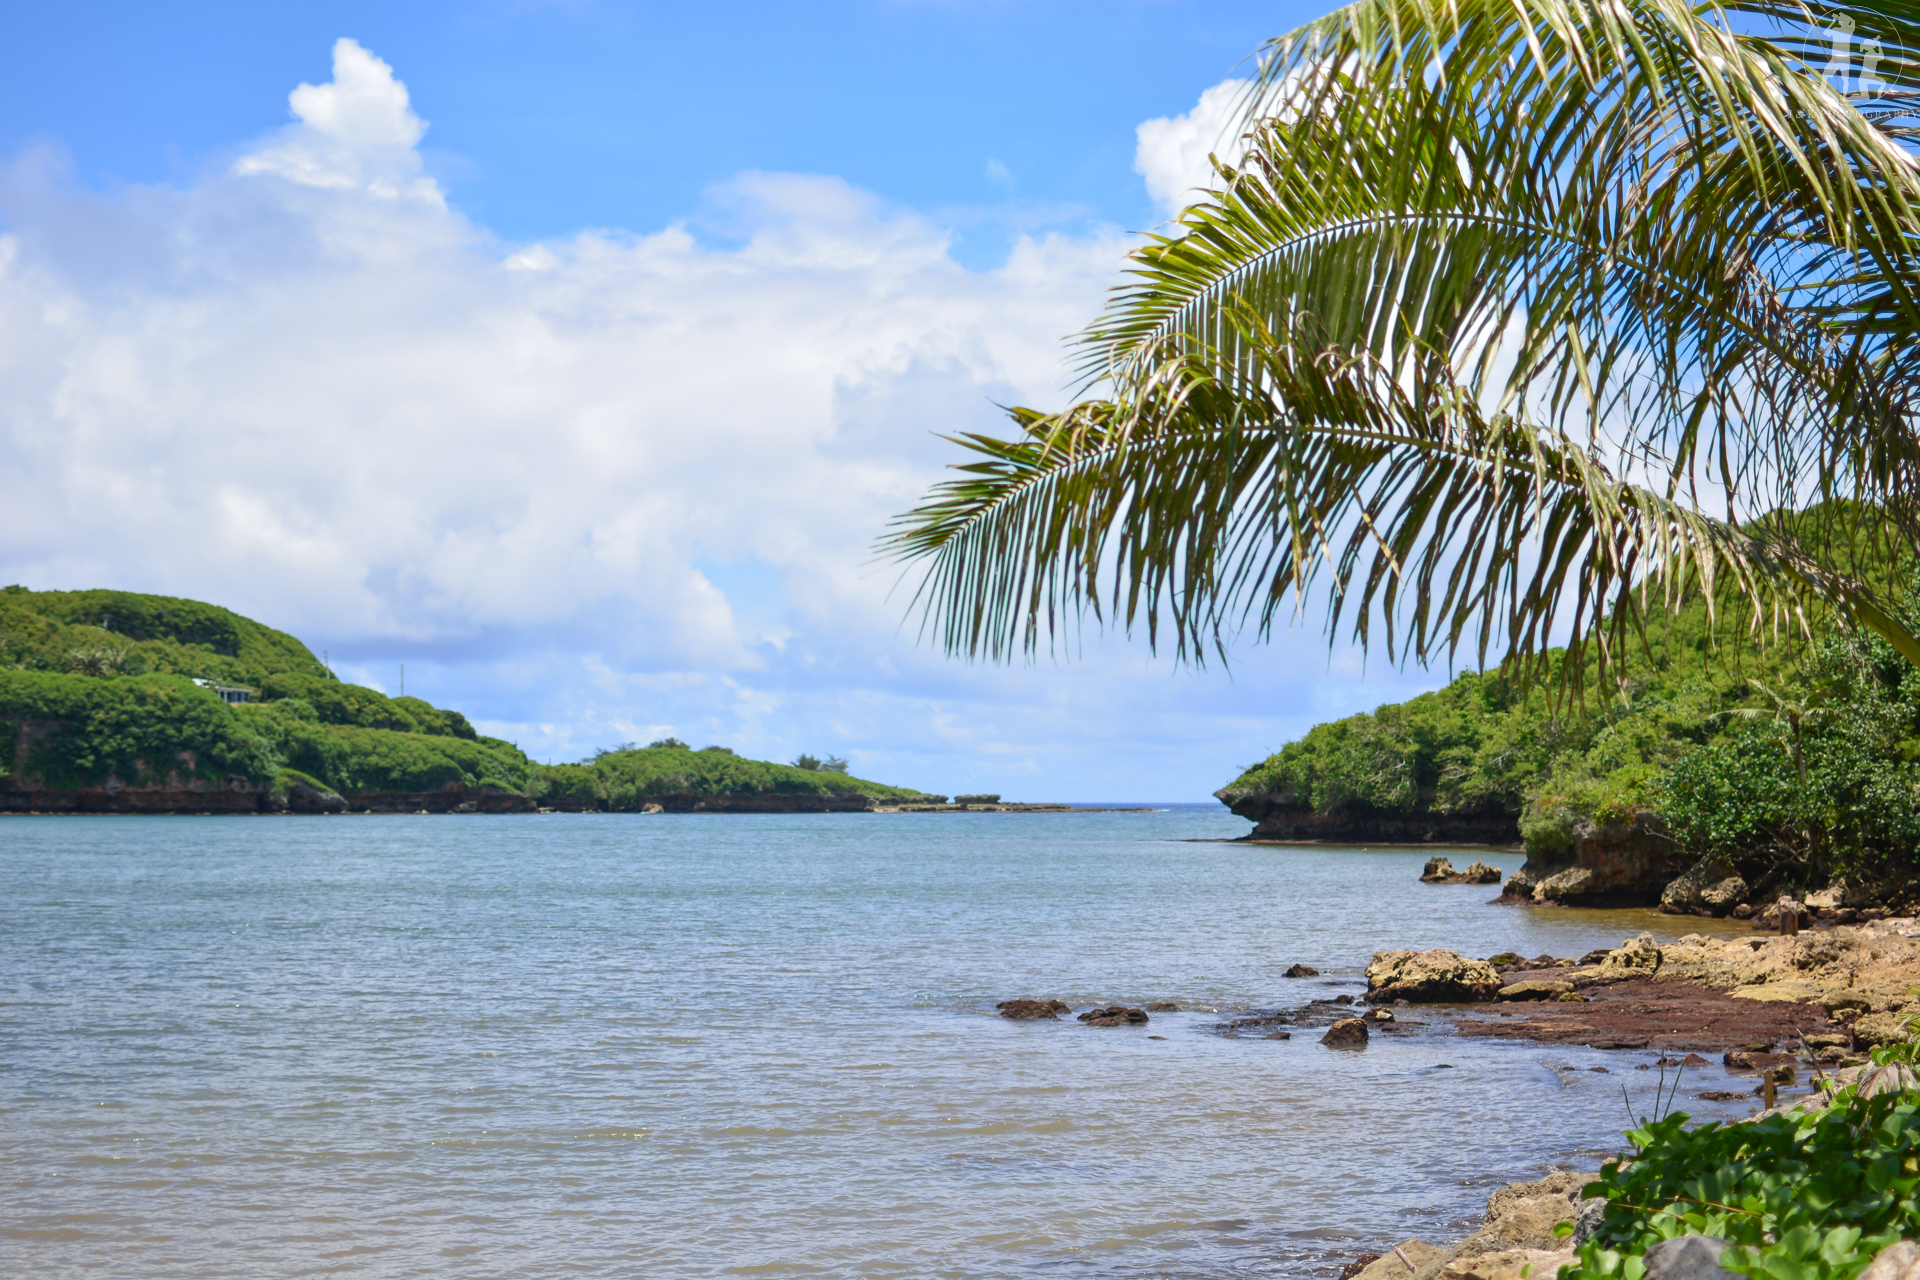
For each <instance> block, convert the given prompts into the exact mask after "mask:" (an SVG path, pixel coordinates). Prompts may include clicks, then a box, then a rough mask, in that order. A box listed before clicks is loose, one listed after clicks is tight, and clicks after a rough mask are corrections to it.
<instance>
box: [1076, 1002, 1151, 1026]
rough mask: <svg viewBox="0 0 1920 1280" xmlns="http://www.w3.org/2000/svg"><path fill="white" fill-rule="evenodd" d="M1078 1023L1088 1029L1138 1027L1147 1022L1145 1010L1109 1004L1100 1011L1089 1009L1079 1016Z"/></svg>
mask: <svg viewBox="0 0 1920 1280" xmlns="http://www.w3.org/2000/svg"><path fill="white" fill-rule="evenodd" d="M1080 1021H1081V1022H1084V1023H1086V1024H1087V1025H1088V1026H1090V1027H1127V1026H1133V1027H1139V1026H1145V1025H1146V1023H1147V1022H1148V1018H1147V1011H1146V1010H1145V1009H1129V1008H1128V1007H1127V1006H1126V1005H1124V1004H1110V1005H1107V1006H1106V1007H1105V1008H1102V1009H1089V1010H1087V1011H1086V1012H1085V1013H1083V1014H1081V1015H1080Z"/></svg>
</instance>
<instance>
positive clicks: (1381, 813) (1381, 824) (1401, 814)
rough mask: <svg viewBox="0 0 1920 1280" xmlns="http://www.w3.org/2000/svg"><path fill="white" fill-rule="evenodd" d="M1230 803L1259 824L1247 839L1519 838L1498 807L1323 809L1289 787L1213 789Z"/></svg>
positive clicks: (1511, 841)
mask: <svg viewBox="0 0 1920 1280" xmlns="http://www.w3.org/2000/svg"><path fill="white" fill-rule="evenodd" d="M1213 794H1214V795H1215V796H1216V797H1218V798H1219V799H1220V801H1221V802H1222V803H1223V804H1225V805H1226V806H1227V807H1228V808H1230V809H1232V810H1233V811H1234V812H1235V813H1237V814H1239V815H1240V816H1241V817H1243V818H1246V819H1248V820H1249V821H1252V822H1255V823H1257V824H1259V825H1257V826H1256V827H1254V829H1253V830H1252V831H1251V832H1249V833H1248V834H1247V835H1246V836H1245V837H1243V838H1244V839H1247V840H1277V841H1285V842H1287V843H1289V844H1303V843H1311V844H1486V845H1517V844H1519V843H1520V821H1519V818H1518V817H1517V816H1516V815H1514V814H1510V813H1503V812H1501V811H1499V810H1484V811H1479V812H1469V813H1434V812H1431V811H1426V812H1414V813H1408V812H1405V811H1402V810H1397V809H1380V808H1376V807H1374V806H1373V805H1370V804H1364V803H1361V802H1358V801H1349V802H1347V803H1344V804H1337V805H1332V806H1330V807H1328V808H1326V809H1324V810H1321V809H1315V808H1313V807H1312V806H1310V805H1305V804H1302V803H1300V802H1299V801H1298V800H1297V799H1296V798H1295V797H1294V795H1293V794H1292V793H1291V792H1281V793H1278V794H1276V793H1272V792H1259V791H1234V790H1233V789H1232V788H1222V789H1221V790H1219V791H1216V792H1214V793H1213Z"/></svg>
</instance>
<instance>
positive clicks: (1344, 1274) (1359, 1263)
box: [1339, 1253, 1380, 1280]
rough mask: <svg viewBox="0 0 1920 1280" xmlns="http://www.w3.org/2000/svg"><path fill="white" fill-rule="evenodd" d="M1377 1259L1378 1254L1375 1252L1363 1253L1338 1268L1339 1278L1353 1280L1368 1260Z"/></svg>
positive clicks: (1363, 1268)
mask: <svg viewBox="0 0 1920 1280" xmlns="http://www.w3.org/2000/svg"><path fill="white" fill-rule="evenodd" d="M1379 1260H1380V1255H1379V1254H1377V1253H1363V1254H1361V1255H1360V1256H1359V1257H1357V1258H1355V1259H1354V1260H1353V1261H1352V1262H1349V1263H1348V1264H1347V1265H1346V1266H1344V1267H1342V1268H1341V1269H1340V1278H1339V1280H1353V1278H1354V1277H1355V1276H1357V1275H1359V1274H1360V1273H1361V1272H1362V1271H1365V1270H1366V1269H1367V1264H1368V1263H1369V1262H1378V1261H1379Z"/></svg>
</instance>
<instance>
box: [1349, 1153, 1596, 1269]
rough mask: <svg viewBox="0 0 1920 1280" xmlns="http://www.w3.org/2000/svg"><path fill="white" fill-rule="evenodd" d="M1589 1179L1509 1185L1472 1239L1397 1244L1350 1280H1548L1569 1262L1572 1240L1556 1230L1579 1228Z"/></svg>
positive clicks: (1491, 1201) (1492, 1201) (1491, 1202)
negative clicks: (1569, 1226)
mask: <svg viewBox="0 0 1920 1280" xmlns="http://www.w3.org/2000/svg"><path fill="white" fill-rule="evenodd" d="M1594 1177H1595V1175H1594V1174H1591V1173H1564V1172H1563V1173H1551V1174H1548V1175H1547V1176H1546V1177H1544V1178H1542V1179H1540V1180H1539V1181H1537V1182H1513V1183H1508V1184H1507V1185H1506V1186H1504V1187H1502V1188H1500V1189H1499V1190H1498V1191H1495V1192H1494V1193H1493V1194H1492V1195H1491V1196H1489V1197H1488V1198H1487V1211H1486V1215H1485V1216H1484V1217H1483V1218H1482V1219H1481V1223H1480V1227H1479V1229H1478V1230H1476V1231H1475V1232H1474V1233H1473V1234H1472V1235H1470V1236H1468V1237H1467V1238H1466V1239H1465V1240H1462V1241H1461V1242H1460V1243H1459V1244H1456V1245H1454V1246H1453V1247H1452V1248H1450V1249H1443V1248H1438V1247H1436V1246H1434V1245H1430V1244H1427V1243H1426V1242H1425V1241H1422V1240H1402V1241H1401V1242H1400V1243H1399V1244H1397V1245H1394V1246H1393V1247H1392V1248H1390V1249H1389V1250H1388V1251H1387V1252H1386V1253H1384V1254H1381V1255H1379V1257H1378V1258H1377V1259H1375V1260H1372V1261H1369V1262H1368V1263H1367V1265H1366V1266H1365V1267H1364V1268H1362V1269H1361V1270H1359V1271H1358V1272H1356V1273H1355V1275H1354V1277H1353V1280H1523V1277H1524V1278H1526V1280H1552V1277H1553V1276H1554V1275H1556V1274H1557V1273H1558V1272H1559V1269H1560V1268H1561V1267H1562V1266H1565V1265H1567V1264H1568V1263H1571V1262H1573V1261H1574V1256H1573V1250H1574V1247H1575V1241H1576V1240H1578V1239H1580V1238H1581V1237H1580V1236H1579V1235H1578V1234H1577V1228H1576V1234H1575V1235H1574V1236H1569V1237H1568V1238H1566V1239H1564V1240H1563V1239H1561V1238H1560V1237H1559V1236H1558V1235H1557V1234H1555V1230H1554V1229H1555V1227H1557V1226H1558V1225H1559V1224H1560V1223H1562V1222H1568V1221H1573V1222H1576V1223H1581V1222H1584V1221H1585V1219H1586V1217H1587V1216H1589V1215H1584V1214H1583V1213H1582V1210H1583V1209H1584V1208H1587V1207H1588V1206H1592V1205H1595V1204H1598V1203H1600V1202H1598V1201H1582V1200H1581V1199H1580V1192H1581V1189H1582V1188H1584V1187H1585V1186H1586V1185H1587V1184H1588V1183H1589V1182H1592V1181H1593V1180H1594Z"/></svg>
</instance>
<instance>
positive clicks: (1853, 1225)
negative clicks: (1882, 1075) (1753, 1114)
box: [1561, 1044, 1920, 1280]
mask: <svg viewBox="0 0 1920 1280" xmlns="http://www.w3.org/2000/svg"><path fill="white" fill-rule="evenodd" d="M1873 1056H1874V1062H1875V1063H1876V1064H1879V1065H1883V1066H1887V1067H1888V1068H1889V1069H1890V1070H1893V1071H1898V1070H1900V1069H1901V1068H1902V1067H1906V1068H1909V1069H1910V1067H1911V1064H1912V1063H1913V1061H1914V1045H1912V1044H1902V1045H1893V1046H1886V1047H1883V1048H1880V1049H1877V1050H1875V1051H1874V1055H1873ZM1688 1124H1689V1121H1688V1117H1687V1115H1686V1114H1685V1113H1684V1112H1675V1113H1674V1114H1672V1115H1668V1116H1666V1117H1664V1118H1661V1119H1657V1120H1654V1121H1652V1122H1650V1123H1647V1124H1642V1125H1640V1126H1639V1127H1638V1128H1635V1129H1634V1130H1632V1131H1631V1132H1629V1133H1628V1134H1627V1139H1628V1141H1630V1142H1631V1143H1632V1144H1633V1147H1634V1150H1633V1152H1632V1153H1631V1155H1630V1157H1628V1158H1625V1159H1620V1160H1615V1161H1613V1162H1611V1163H1609V1164H1607V1165H1605V1166H1604V1167H1603V1168H1602V1170H1601V1174H1600V1180H1599V1181H1598V1182H1595V1183H1593V1184H1592V1185H1591V1186H1589V1187H1588V1188H1587V1191H1586V1195H1587V1196H1588V1197H1591V1198H1604V1199H1605V1200H1606V1202H1607V1207H1606V1216H1605V1218H1604V1219H1603V1220H1602V1222H1601V1225H1600V1228H1599V1230H1598V1231H1597V1232H1596V1233H1595V1235H1594V1236H1593V1237H1592V1238H1590V1239H1589V1240H1587V1241H1586V1243H1584V1244H1583V1245H1582V1246H1581V1247H1580V1250H1579V1254H1578V1258H1579V1261H1578V1263H1577V1264H1576V1265H1575V1266H1573V1267H1570V1268H1566V1269H1564V1270H1563V1271H1562V1272H1561V1275H1562V1277H1564V1280H1602V1278H1603V1277H1606V1278H1610V1280H1640V1277H1641V1276H1642V1274H1644V1269H1645V1267H1644V1255H1645V1254H1646V1252H1647V1250H1648V1249H1651V1248H1652V1247H1653V1246H1655V1245H1657V1244H1659V1243H1660V1242H1661V1241H1662V1240H1667V1239H1671V1238H1673V1237H1675V1236H1683V1235H1711V1236H1719V1237H1721V1238H1722V1239H1725V1240H1728V1241H1730V1242H1732V1245H1733V1248H1731V1249H1729V1250H1728V1251H1727V1252H1726V1253H1725V1254H1723V1255H1721V1258H1720V1265H1721V1266H1723V1267H1725V1268H1727V1269H1728V1270H1730V1271H1736V1272H1739V1273H1740V1274H1742V1275H1749V1276H1755V1277H1763V1278H1765V1280H1853V1277H1855V1276H1857V1275H1859V1274H1860V1272H1861V1271H1863V1270H1865V1269H1866V1267H1867V1264H1868V1263H1870V1262H1871V1261H1873V1256H1874V1254H1875V1253H1876V1252H1878V1251H1879V1250H1880V1249H1882V1248H1884V1247H1886V1246H1887V1245H1889V1244H1892V1243H1893V1242H1894V1241H1896V1240H1900V1239H1903V1238H1905V1239H1910V1238H1913V1237H1914V1236H1916V1235H1920V1096H1917V1095H1916V1094H1915V1093H1914V1092H1912V1091H1911V1090H1900V1089H1893V1090H1889V1091H1887V1092H1884V1093H1879V1094H1878V1095H1877V1096H1874V1097H1862V1096H1860V1092H1859V1090H1858V1089H1857V1088H1854V1087H1849V1088H1845V1089H1841V1090H1839V1091H1838V1093H1837V1095H1836V1097H1835V1098H1834V1101H1833V1102H1832V1104H1831V1105H1829V1106H1825V1107H1821V1108H1817V1109H1813V1110H1809V1111H1807V1112H1805V1113H1801V1114H1793V1113H1788V1114H1785V1115H1779V1116H1769V1117H1766V1118H1765V1119H1761V1120H1756V1121H1754V1122H1752V1123H1748V1124H1732V1125H1721V1124H1718V1123H1708V1124H1704V1125H1701V1126H1700V1127H1698V1128H1689V1127H1688ZM1567 1229H1568V1227H1567V1225H1565V1224H1563V1226H1562V1227H1561V1230H1562V1231H1563V1232H1564V1231H1566V1230H1567Z"/></svg>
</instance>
